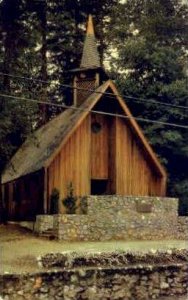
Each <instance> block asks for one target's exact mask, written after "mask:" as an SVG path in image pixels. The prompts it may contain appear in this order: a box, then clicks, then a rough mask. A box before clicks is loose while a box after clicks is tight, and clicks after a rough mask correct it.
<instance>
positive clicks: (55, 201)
mask: <svg viewBox="0 0 188 300" xmlns="http://www.w3.org/2000/svg"><path fill="white" fill-rule="evenodd" d="M58 213H59V190H58V189H56V188H54V189H53V190H52V193H51V195H50V214H52V215H54V214H58Z"/></svg>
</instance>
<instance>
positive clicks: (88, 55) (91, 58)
mask: <svg viewBox="0 0 188 300" xmlns="http://www.w3.org/2000/svg"><path fill="white" fill-rule="evenodd" d="M80 67H81V68H87V69H88V68H95V67H96V68H99V67H101V63H100V57H99V53H98V50H97V43H96V39H95V32H94V26H93V18H92V16H91V15H89V19H88V24H87V32H86V38H85V42H84V49H83V54H82V60H81V65H80Z"/></svg>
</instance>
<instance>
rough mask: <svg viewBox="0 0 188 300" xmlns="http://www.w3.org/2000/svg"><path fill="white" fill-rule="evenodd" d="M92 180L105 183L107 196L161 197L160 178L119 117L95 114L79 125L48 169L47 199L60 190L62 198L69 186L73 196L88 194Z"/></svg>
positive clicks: (162, 188) (162, 193) (162, 184)
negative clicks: (98, 128) (97, 127)
mask: <svg viewBox="0 0 188 300" xmlns="http://www.w3.org/2000/svg"><path fill="white" fill-rule="evenodd" d="M93 122H98V123H100V124H101V126H102V129H101V131H99V132H98V133H94V132H92V130H91V124H92V123H93ZM92 179H98V180H100V179H101V180H103V179H106V180H108V185H107V191H106V193H108V194H119V195H134V196H141V195H143V196H152V195H155V196H163V195H164V194H165V182H164V181H163V178H160V176H159V175H157V173H156V171H155V169H154V168H153V166H152V164H151V163H150V161H149V159H148V157H147V155H146V153H145V152H144V150H143V149H142V147H141V146H140V145H139V143H138V141H137V138H136V137H135V135H134V133H133V132H132V131H131V130H130V129H129V127H128V125H127V122H126V120H123V119H120V118H114V117H113V118H112V117H109V116H102V115H98V114H95V115H92V116H88V117H87V118H86V119H85V120H84V121H83V122H82V124H81V125H80V126H79V127H78V128H77V129H76V131H75V132H74V133H73V135H72V136H71V137H70V138H69V140H68V141H67V142H66V144H65V145H64V146H63V147H62V149H61V151H60V152H59V154H58V155H57V156H56V157H55V159H54V160H53V162H52V163H51V165H50V166H49V168H48V199H49V198H50V195H51V193H52V190H53V188H57V189H58V190H59V191H60V199H63V198H65V197H66V196H67V193H68V185H69V184H70V183H72V184H73V187H74V194H75V195H76V196H85V195H89V194H90V191H91V180H92ZM48 201H49V200H48ZM49 207H50V204H48V210H49Z"/></svg>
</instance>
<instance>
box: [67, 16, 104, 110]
mask: <svg viewBox="0 0 188 300" xmlns="http://www.w3.org/2000/svg"><path fill="white" fill-rule="evenodd" d="M73 72H74V79H73V86H74V101H73V102H74V105H75V106H80V105H81V104H82V103H83V102H84V101H85V100H86V99H87V98H88V97H89V95H90V94H92V93H93V90H95V89H96V88H97V87H98V86H99V85H100V84H101V83H102V82H103V80H104V79H106V78H107V76H106V74H105V72H104V70H103V68H102V66H101V63H100V57H99V52H98V49H97V42H96V38H95V32H94V26H93V18H92V16H91V15H89V19H88V24H87V31H86V37H85V41H84V47H83V53H82V59H81V64H80V67H79V68H78V69H75V70H73Z"/></svg>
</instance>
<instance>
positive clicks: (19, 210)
mask: <svg viewBox="0 0 188 300" xmlns="http://www.w3.org/2000/svg"><path fill="white" fill-rule="evenodd" d="M43 178H44V176H43V172H42V171H40V172H36V173H32V174H29V175H26V176H24V177H21V178H19V179H17V180H15V181H11V182H9V183H6V184H4V185H3V190H4V193H3V194H4V202H5V207H6V213H7V215H8V219H9V220H13V221H24V220H35V216H36V215H37V214H41V213H43V189H44V180H43Z"/></svg>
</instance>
